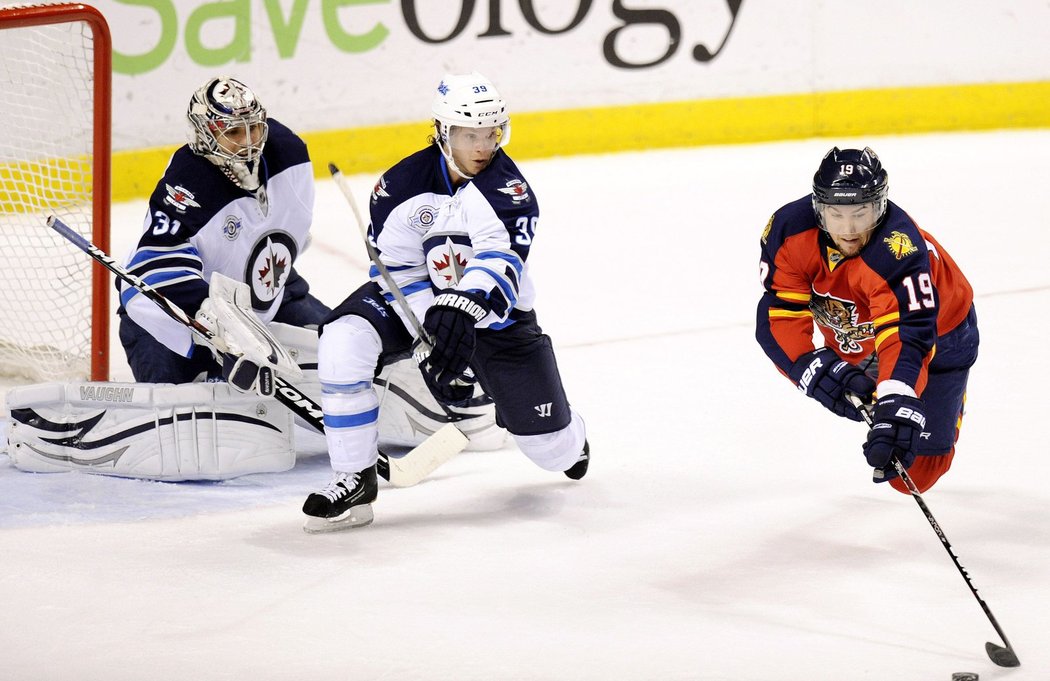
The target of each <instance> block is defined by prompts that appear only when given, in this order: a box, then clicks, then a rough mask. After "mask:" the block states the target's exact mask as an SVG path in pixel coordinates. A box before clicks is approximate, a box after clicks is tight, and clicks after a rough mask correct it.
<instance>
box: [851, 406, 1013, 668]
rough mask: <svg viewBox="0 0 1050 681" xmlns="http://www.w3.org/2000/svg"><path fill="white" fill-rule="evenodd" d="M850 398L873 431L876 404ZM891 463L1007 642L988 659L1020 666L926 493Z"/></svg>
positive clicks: (989, 649) (991, 648) (989, 648)
mask: <svg viewBox="0 0 1050 681" xmlns="http://www.w3.org/2000/svg"><path fill="white" fill-rule="evenodd" d="M846 397H847V399H849V401H850V402H851V403H852V404H853V406H855V407H856V408H857V410H858V411H859V412H860V413H861V415H862V416H863V417H864V421H865V422H866V423H867V424H868V427H869V428H870V427H871V426H872V425H874V423H873V420H872V416H871V409H872V405H871V404H868V403H867V402H865V401H864V400H862V399H861V398H860V397H859V396H857V395H855V394H853V393H847V394H846ZM890 463H892V464H893V469H894V470H895V471H897V475H899V476H900V478H901V480H902V481H903V482H904V485H905V486H906V487H907V488H908V491H909V492H910V493H911V496H912V498H913V499H915V503H917V504H918V505H919V508H920V509H922V512H923V515H925V516H926V520H928V521H929V523H930V526H931V527H932V528H933V531H934V532H936V533H937V538H938V539H940V540H941V544H943V545H944V549H945V550H946V551H947V552H948V555H949V556H951V558H952V562H953V563H955V567H956V568H958V570H959V574H961V575H962V576H963V579H964V580H966V586H968V587H970V591H971V592H972V593H973V597H974V598H976V599H977V602H978V603H979V604H980V605H981V610H984V614H985V615H986V616H987V617H988V621H989V622H991V623H992V627H994V628H995V631H996V633H997V634H999V638H1001V639H1002V640H1003V645H1005V647H1003V646H1000V645H997V644H995V643H992V642H991V641H987V642H985V644H984V650H985V652H986V653H988V657H989V658H991V660H992V662H994V663H995V664H997V665H999V666H1000V667H1020V666H1021V661H1020V660H1018V659H1017V653H1015V652H1014V649H1013V646H1011V645H1010V641H1009V640H1007V638H1006V634H1005V633H1003V630H1002V628H1001V627H1000V626H999V622H997V621H996V619H995V615H993V614H992V611H991V608H989V607H988V604H987V603H985V602H984V599H983V598H981V595H980V594H979V593H977V587H975V586H974V585H973V582H972V581H971V580H970V574H969V573H968V572H967V571H966V568H964V567H963V566H962V564H961V563H960V562H959V558H958V556H956V555H955V550H954V549H953V548H952V545H951V544H950V543H949V542H948V537H947V536H946V535H945V534H944V530H942V529H941V526H940V524H939V523H938V522H937V519H936V518H934V517H933V513H932V512H931V511H930V507H929V506H927V505H926V502H925V501H923V498H922V494H920V493H919V488H918V487H916V486H915V482H913V481H912V479H911V476H910V475H908V470H907V469H906V468H905V467H904V465H903V464H902V463H901V461H900V459H898V458H897V456H896V455H894V456H893V457H891V458H890Z"/></svg>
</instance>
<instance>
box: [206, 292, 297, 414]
mask: <svg viewBox="0 0 1050 681" xmlns="http://www.w3.org/2000/svg"><path fill="white" fill-rule="evenodd" d="M196 319H197V322H199V323H200V324H201V325H202V326H204V327H205V328H207V329H208V330H209V331H211V333H212V337H211V338H210V339H207V343H208V344H209V345H211V347H212V349H213V351H214V352H215V355H216V359H217V360H218V362H219V363H220V364H221V365H222V377H223V378H224V379H226V381H227V382H228V383H229V384H230V385H232V386H233V387H234V388H236V389H238V390H240V391H242V392H254V393H257V394H259V395H262V396H264V397H268V396H271V395H273V392H274V376H273V374H274V372H275V371H279V372H281V374H283V375H285V376H290V377H292V378H299V377H301V376H302V371H301V370H300V369H299V365H298V364H296V362H295V360H294V359H292V357H291V355H290V354H288V351H287V350H286V349H285V348H284V346H282V345H281V344H280V342H278V341H277V339H276V338H274V337H273V334H271V333H270V332H269V331H268V330H267V329H266V326H265V325H264V324H263V323H262V322H261V321H259V318H258V317H257V316H256V314H255V312H253V311H252V309H251V291H250V290H249V289H248V285H247V284H245V283H244V282H239V281H234V280H233V279H230V278H229V277H227V276H224V275H222V274H219V273H218V272H215V273H214V274H212V277H211V286H210V288H209V290H208V297H207V298H205V299H204V302H203V303H201V307H200V309H199V310H198V311H197V315H196Z"/></svg>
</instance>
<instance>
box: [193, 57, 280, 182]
mask: <svg viewBox="0 0 1050 681" xmlns="http://www.w3.org/2000/svg"><path fill="white" fill-rule="evenodd" d="M186 117H187V118H188V119H189V123H190V130H189V137H190V140H189V144H190V149H192V150H193V151H194V153H196V154H199V155H201V156H203V157H204V158H206V159H208V160H209V161H211V162H212V163H214V164H215V165H217V166H219V167H220V168H222V169H223V172H225V173H226V175H227V177H229V178H230V179H231V180H232V181H233V182H234V183H236V184H237V185H239V186H241V187H243V188H244V189H247V190H249V191H254V190H255V189H257V188H258V187H259V179H258V178H259V159H260V157H261V156H262V152H263V147H264V146H265V144H266V136H267V132H268V128H267V125H266V109H264V108H263V106H262V104H260V103H259V100H258V98H257V97H256V96H255V93H254V92H252V90H251V89H250V88H249V87H248V86H247V85H245V84H244V83H242V82H240V81H239V80H235V79H233V78H227V77H219V78H212V79H211V80H209V81H208V82H207V83H205V84H204V85H203V86H202V87H200V88H199V89H198V90H197V91H196V92H194V93H193V97H191V98H190V104H189V107H188V108H187V110H186Z"/></svg>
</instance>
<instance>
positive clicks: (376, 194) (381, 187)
mask: <svg viewBox="0 0 1050 681" xmlns="http://www.w3.org/2000/svg"><path fill="white" fill-rule="evenodd" d="M389 196H390V194H388V193H387V191H386V178H385V177H383V176H380V177H379V181H378V182H376V183H375V186H374V187H372V203H375V202H376V201H378V200H379V199H381V198H388V197H389Z"/></svg>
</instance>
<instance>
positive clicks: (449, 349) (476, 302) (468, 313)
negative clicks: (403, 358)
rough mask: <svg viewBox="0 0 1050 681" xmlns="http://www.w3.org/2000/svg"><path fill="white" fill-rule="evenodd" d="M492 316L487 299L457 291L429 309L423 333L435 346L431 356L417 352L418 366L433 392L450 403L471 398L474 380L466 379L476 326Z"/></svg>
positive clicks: (452, 291)
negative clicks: (489, 315) (425, 333)
mask: <svg viewBox="0 0 1050 681" xmlns="http://www.w3.org/2000/svg"><path fill="white" fill-rule="evenodd" d="M488 313H489V303H488V301H487V300H486V299H485V298H484V296H482V295H481V294H479V293H473V292H466V291H456V290H449V291H445V292H443V293H440V294H438V296H437V297H435V298H434V302H433V303H431V305H430V307H429V308H428V309H427V314H426V317H424V319H423V330H424V331H426V332H427V335H429V336H430V339H431V340H432V341H433V347H431V348H430V352H429V354H427V353H425V352H417V353H416V363H417V364H418V365H419V370H420V371H421V372H422V373H423V380H424V381H426V384H427V387H429V388H430V391H431V392H432V393H434V396H435V397H437V398H438V399H440V400H442V401H443V402H445V403H447V404H454V403H455V402H461V401H463V400H465V399H469V398H470V396H471V395H472V394H473V392H474V388H473V386H472V385H469V383H473V380H472V379H469V380H467V381H464V380H463V379H464V376H465V374H466V373H467V369H468V367H469V366H470V360H471V359H473V357H474V347H475V345H476V343H477V330H476V328H475V324H477V323H478V322H480V321H481V320H482V319H484V318H485V317H486V316H487V315H488ZM457 383H460V384H461V385H456V384H457ZM468 390H469V392H468Z"/></svg>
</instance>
